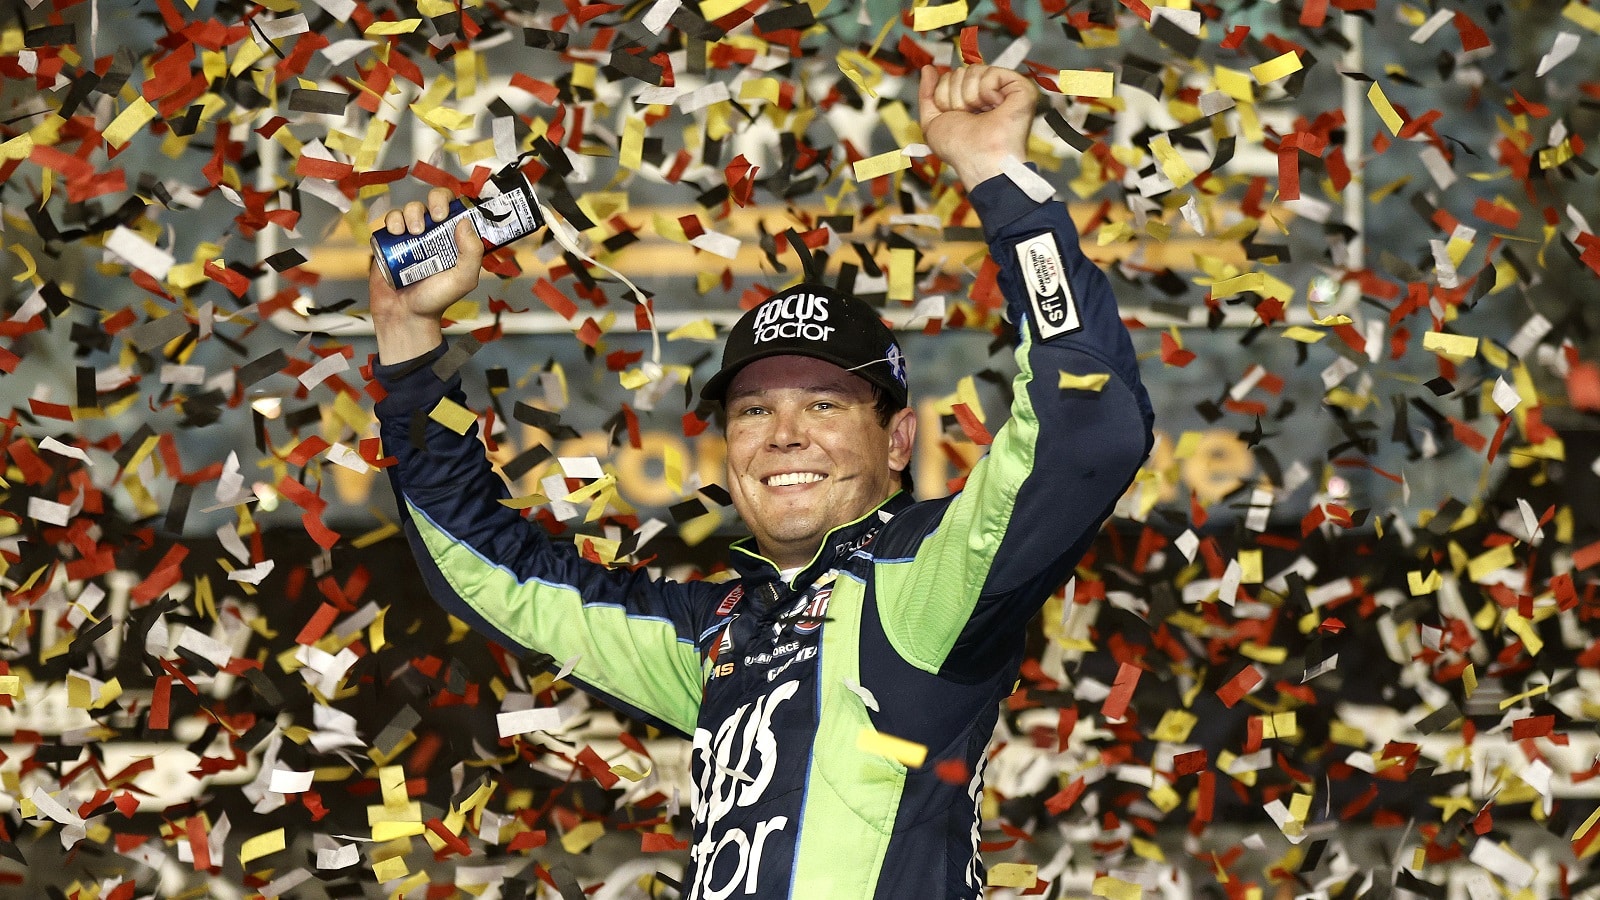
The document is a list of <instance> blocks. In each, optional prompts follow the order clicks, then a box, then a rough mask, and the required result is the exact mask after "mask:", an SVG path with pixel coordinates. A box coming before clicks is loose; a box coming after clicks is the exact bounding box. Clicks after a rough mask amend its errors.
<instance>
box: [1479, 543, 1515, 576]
mask: <svg viewBox="0 0 1600 900" xmlns="http://www.w3.org/2000/svg"><path fill="white" fill-rule="evenodd" d="M1516 563H1517V555H1516V553H1515V551H1513V550H1512V549H1511V545H1510V544H1501V545H1500V546H1498V547H1495V548H1493V549H1491V550H1488V551H1486V552H1484V553H1480V554H1478V555H1477V556H1474V557H1473V558H1472V560H1471V561H1470V562H1468V563H1467V577H1468V578H1471V579H1472V580H1473V581H1477V582H1482V581H1483V580H1484V579H1485V578H1488V577H1489V576H1490V575H1492V574H1493V573H1495V572H1498V571H1500V570H1501V569H1509V568H1511V567H1512V566H1514V565H1516Z"/></svg>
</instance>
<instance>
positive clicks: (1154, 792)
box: [1150, 775, 1183, 813]
mask: <svg viewBox="0 0 1600 900" xmlns="http://www.w3.org/2000/svg"><path fill="white" fill-rule="evenodd" d="M1150 802H1151V803H1154V804H1155V805H1156V809H1159V810H1161V811H1162V812H1163V813H1169V812H1172V811H1173V810H1175V809H1177V808H1178V804H1180V803H1182V802H1183V797H1182V796H1180V795H1179V794H1178V792H1177V791H1175V790H1173V789H1172V785H1170V784H1167V780H1166V779H1165V778H1162V777H1161V776H1159V775H1158V776H1156V785H1155V787H1153V788H1151V789H1150Z"/></svg>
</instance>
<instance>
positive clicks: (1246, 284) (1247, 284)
mask: <svg viewBox="0 0 1600 900" xmlns="http://www.w3.org/2000/svg"><path fill="white" fill-rule="evenodd" d="M1266 286H1267V277H1266V275H1265V274H1264V273H1262V272H1246V273H1244V274H1243V275H1235V276H1234V277H1232V278H1224V279H1222V280H1221V281H1217V282H1213V283H1212V285H1211V299H1213V300H1222V299H1225V298H1228V297H1232V296H1233V295H1235V294H1242V293H1244V292H1245V291H1255V292H1257V293H1260V292H1261V291H1262V290H1263V289H1264V288H1266Z"/></svg>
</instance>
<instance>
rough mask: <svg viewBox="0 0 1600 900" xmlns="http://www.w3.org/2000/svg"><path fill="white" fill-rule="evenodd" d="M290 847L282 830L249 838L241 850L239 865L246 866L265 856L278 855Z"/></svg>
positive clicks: (274, 830)
mask: <svg viewBox="0 0 1600 900" xmlns="http://www.w3.org/2000/svg"><path fill="white" fill-rule="evenodd" d="M286 847H288V843H287V838H286V837H285V835H284V830H283V829H282V828H275V829H273V830H272V831H269V832H266V833H265V834H258V835H256V836H255V837H252V838H247V839H246V840H245V842H244V844H243V845H242V846H241V847H240V848H239V863H240V864H241V865H246V864H249V863H252V862H254V861H256V860H258V859H260V858H261V857H263V856H267V855H270V854H273V853H277V852H278V851H280V850H283V849H285V848H286Z"/></svg>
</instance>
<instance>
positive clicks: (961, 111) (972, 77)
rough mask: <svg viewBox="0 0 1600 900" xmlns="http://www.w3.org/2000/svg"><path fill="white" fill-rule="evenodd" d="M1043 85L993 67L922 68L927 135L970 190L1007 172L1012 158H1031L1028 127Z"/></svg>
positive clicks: (931, 145)
mask: <svg viewBox="0 0 1600 900" xmlns="http://www.w3.org/2000/svg"><path fill="white" fill-rule="evenodd" d="M1038 96H1039V89H1038V88H1037V87H1035V86H1034V84H1033V82H1032V81H1030V80H1029V79H1028V78H1026V77H1025V76H1023V75H1020V74H1018V73H1016V72H1013V71H1010V70H1009V69H997V68H995V67H993V66H967V67H966V68H962V69H953V70H951V71H949V72H944V73H940V72H939V70H937V69H935V68H934V67H933V66H923V67H922V84H921V86H920V90H919V91H918V92H917V100H918V110H917V111H918V113H919V115H920V116H921V120H922V136H923V137H924V138H925V139H926V140H927V142H928V146H929V148H931V149H932V150H933V152H934V153H935V154H936V155H938V157H939V158H940V159H942V160H944V162H945V164H946V165H948V166H950V167H951V168H953V169H955V170H956V175H958V176H960V178H961V183H962V184H963V185H965V186H966V187H967V189H968V190H971V189H972V188H975V187H977V186H978V185H980V184H982V183H983V182H984V181H986V180H988V179H989V178H992V177H993V176H995V175H999V174H1000V173H1001V172H1002V171H1004V165H1005V160H1006V157H1008V156H1014V157H1016V158H1017V160H1018V161H1022V160H1025V159H1027V158H1028V131H1029V130H1030V129H1031V128H1032V127H1033V106H1034V103H1035V101H1036V100H1037V99H1038Z"/></svg>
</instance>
